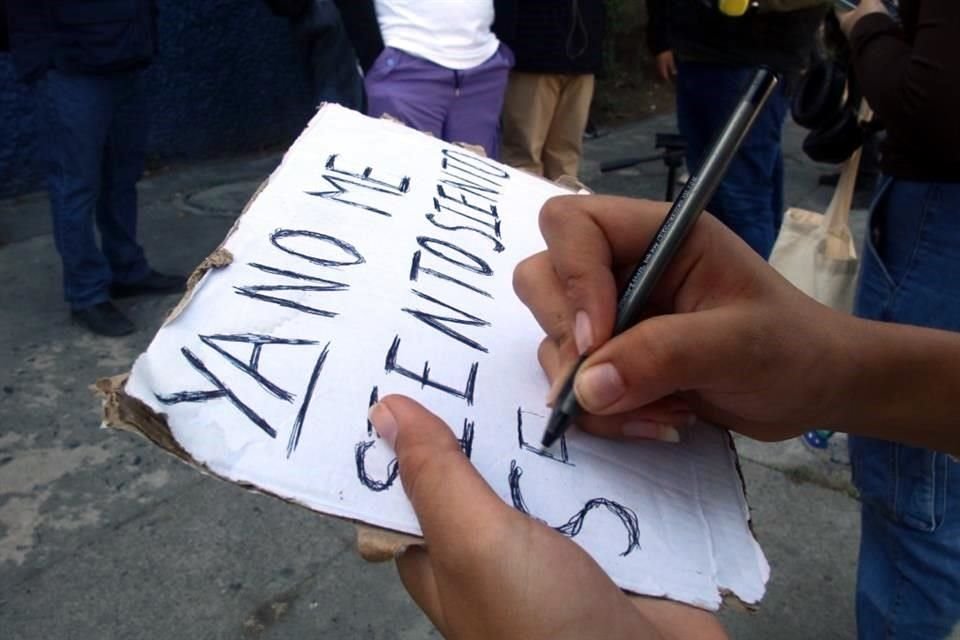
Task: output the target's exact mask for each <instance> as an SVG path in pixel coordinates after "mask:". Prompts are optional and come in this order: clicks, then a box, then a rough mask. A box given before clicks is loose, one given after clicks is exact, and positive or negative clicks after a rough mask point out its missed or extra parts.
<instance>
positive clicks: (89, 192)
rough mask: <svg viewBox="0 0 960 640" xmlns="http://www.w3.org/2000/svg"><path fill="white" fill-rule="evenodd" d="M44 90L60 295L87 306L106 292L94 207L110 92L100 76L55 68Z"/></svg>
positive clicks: (73, 304) (107, 277) (106, 273)
mask: <svg viewBox="0 0 960 640" xmlns="http://www.w3.org/2000/svg"><path fill="white" fill-rule="evenodd" d="M43 94H44V96H43V97H44V111H45V114H46V118H45V120H46V132H45V138H46V140H45V144H46V147H47V149H46V151H47V155H48V158H47V163H48V164H47V181H48V189H49V193H50V211H51V214H52V216H53V237H54V242H55V244H56V247H57V251H58V252H59V254H60V258H61V260H62V263H63V289H64V298H65V299H66V301H67V302H68V303H69V304H70V306H71V308H73V309H85V308H89V307H92V306H93V305H96V304H98V303H101V302H106V301H107V300H108V299H109V297H110V295H109V286H110V281H111V273H110V267H109V266H108V264H107V260H106V258H104V256H103V254H102V253H101V252H100V250H99V248H97V242H96V238H95V236H94V211H95V209H96V206H97V199H98V198H99V196H100V179H101V175H102V174H101V171H102V167H103V147H104V144H105V142H106V138H107V131H108V128H109V124H110V120H111V118H112V115H113V114H112V112H113V100H112V94H111V91H110V87H109V81H107V80H106V79H104V78H102V77H97V76H84V75H68V74H64V73H60V72H59V71H55V70H51V71H48V72H47V74H46V77H45V78H44V81H43Z"/></svg>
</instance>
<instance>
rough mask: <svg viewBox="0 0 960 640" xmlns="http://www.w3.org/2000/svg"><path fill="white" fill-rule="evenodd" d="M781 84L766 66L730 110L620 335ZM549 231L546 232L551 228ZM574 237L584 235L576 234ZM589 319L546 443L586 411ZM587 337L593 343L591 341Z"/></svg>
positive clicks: (627, 296)
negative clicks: (580, 387) (580, 382)
mask: <svg viewBox="0 0 960 640" xmlns="http://www.w3.org/2000/svg"><path fill="white" fill-rule="evenodd" d="M776 85H777V77H776V76H775V75H774V74H773V72H771V71H770V70H768V69H765V68H760V69H757V71H756V72H755V73H754V76H753V78H752V80H751V81H750V83H749V84H748V85H747V87H746V89H745V90H744V93H743V96H742V97H741V99H740V101H739V102H738V103H737V105H736V107H734V110H733V113H731V114H730V116H729V118H728V120H727V124H726V125H725V126H724V128H723V129H722V130H721V131H720V134H719V136H718V137H717V139H716V140H715V141H714V143H713V145H712V146H711V148H710V150H709V151H708V152H707V154H706V156H705V157H704V160H703V164H702V165H701V166H700V167H698V168H697V171H696V172H695V173H694V174H693V175H691V176H690V179H689V180H687V183H686V184H685V185H684V187H683V189H682V190H681V191H680V195H679V196H678V197H677V199H676V201H674V203H673V205H672V206H671V207H670V210H669V211H668V212H667V215H666V217H665V218H664V219H663V223H662V224H661V225H660V228H659V229H658V230H657V232H656V234H654V236H653V238H652V239H651V240H650V243H649V245H648V246H647V249H646V251H645V252H644V253H643V255H642V257H641V259H640V262H639V263H638V264H637V266H636V267H635V269H634V270H633V273H632V274H631V275H630V277H629V279H628V281H627V283H626V287H625V288H624V290H623V293H622V294H621V295H620V297H619V300H618V302H617V312H616V318H615V319H614V326H613V329H612V335H613V336H617V335H620V334H621V333H623V332H624V331H626V330H627V329H629V328H630V327H632V326H633V325H634V324H636V322H637V321H638V320H639V319H640V314H641V313H643V312H646V311H648V309H647V308H646V307H647V305H648V303H649V301H650V299H651V296H652V295H653V291H654V287H655V286H656V285H657V282H658V281H659V279H660V276H661V275H663V273H664V272H665V271H666V270H667V268H668V266H669V265H670V262H671V260H673V258H674V256H675V255H676V254H677V252H678V251H679V250H680V249H681V247H682V245H683V242H684V240H685V238H686V237H687V234H688V233H689V232H690V230H691V229H692V228H693V225H694V224H695V223H696V221H697V219H698V218H699V216H700V214H701V213H702V212H703V209H704V208H705V207H706V206H707V203H708V202H709V201H710V198H712V197H713V194H714V192H715V191H716V189H717V186H718V185H719V184H720V181H721V180H722V178H723V175H724V173H725V172H726V170H727V167H728V166H729V165H730V162H731V161H732V160H733V157H734V154H736V152H737V149H738V148H739V147H740V144H741V143H742V142H743V140H744V138H745V137H746V135H747V133H748V132H749V130H750V127H751V126H752V125H753V122H754V121H755V120H756V118H757V116H758V114H759V113H760V111H761V110H762V109H763V106H764V105H765V104H766V101H767V98H769V97H770V94H771V93H772V91H773V89H774V87H775V86H776ZM544 235H545V236H546V232H544ZM571 238H579V237H578V236H571ZM586 321H589V317H586V318H585V317H584V316H577V317H576V318H575V320H574V322H575V325H574V326H575V335H576V337H577V338H578V340H577V343H578V346H579V347H580V349H579V352H580V358H581V360H580V362H579V363H577V365H575V367H574V369H573V371H572V372H571V373H570V374H569V376H568V377H567V380H566V382H565V383H564V385H563V386H562V387H561V388H560V391H559V393H558V394H557V397H556V403H555V405H554V407H553V412H552V413H551V415H550V419H549V420H548V422H547V428H546V432H545V433H544V436H543V446H544V447H549V446H551V445H552V444H553V443H554V442H556V441H557V440H558V439H559V438H560V437H561V436H562V435H563V433H564V432H565V431H566V430H567V429H568V428H569V427H570V426H571V424H573V421H574V420H575V419H576V418H577V416H578V415H579V413H580V411H581V407H580V404H579V402H578V399H577V393H576V389H575V388H574V386H575V383H576V380H577V375H578V373H579V371H580V369H581V366H582V364H583V362H584V361H585V360H586V351H587V350H588V349H589V347H590V346H592V345H593V344H594V339H595V338H596V336H595V335H589V336H588V335H587V331H586V330H585V329H584V322H586ZM587 342H589V344H585V343H587Z"/></svg>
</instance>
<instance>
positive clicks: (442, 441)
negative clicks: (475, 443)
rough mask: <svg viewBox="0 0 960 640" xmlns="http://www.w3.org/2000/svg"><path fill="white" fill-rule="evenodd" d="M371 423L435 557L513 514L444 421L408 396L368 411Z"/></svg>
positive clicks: (398, 397) (454, 549)
mask: <svg viewBox="0 0 960 640" xmlns="http://www.w3.org/2000/svg"><path fill="white" fill-rule="evenodd" d="M370 422H371V423H372V424H373V426H374V427H375V428H376V430H377V433H379V434H380V436H381V437H382V438H383V439H384V440H386V441H387V443H388V444H390V445H391V446H392V447H393V449H394V452H395V453H396V455H397V463H398V465H399V469H400V480H401V481H402V483H403V488H404V491H406V493H407V497H408V498H410V502H411V504H412V505H413V510H414V511H415V512H416V514H417V520H418V521H419V522H420V527H421V529H422V530H423V536H424V538H425V539H426V541H427V547H428V548H429V549H430V553H431V556H433V557H435V558H440V557H442V555H444V554H446V553H453V552H455V551H456V550H457V549H459V548H460V547H461V546H462V545H463V543H464V541H465V540H470V539H471V537H472V536H475V535H476V532H477V531H479V530H482V529H484V528H485V527H489V526H490V524H491V522H493V521H496V520H497V519H498V518H503V517H504V514H505V513H510V514H512V513H513V511H512V510H511V509H510V508H509V507H508V506H507V505H506V504H505V503H504V502H503V501H502V500H501V499H500V498H499V497H498V496H497V495H496V494H495V493H494V492H493V490H492V489H490V487H489V486H488V485H487V483H486V482H485V481H484V479H483V478H482V477H481V476H480V474H479V473H478V472H477V470H476V469H475V468H474V467H473V465H472V464H471V463H470V461H469V459H467V457H466V456H465V455H464V454H463V452H462V451H461V450H460V443H459V441H458V440H457V439H456V438H455V437H454V435H453V432H452V431H451V430H450V427H448V426H447V425H446V424H445V423H444V422H443V421H442V420H441V419H440V418H438V417H437V416H436V415H434V414H433V413H431V412H429V411H427V410H426V409H425V408H423V407H422V406H421V405H420V404H418V403H417V402H414V401H413V400H411V399H410V398H406V397H404V396H397V395H394V396H387V397H386V398H384V399H383V400H381V401H380V402H379V403H378V404H376V405H374V406H373V407H372V408H371V409H370Z"/></svg>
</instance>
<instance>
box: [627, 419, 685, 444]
mask: <svg viewBox="0 0 960 640" xmlns="http://www.w3.org/2000/svg"><path fill="white" fill-rule="evenodd" d="M622 433H623V435H624V436H625V437H627V438H643V439H646V440H660V441H661V442H674V443H676V442H680V432H679V431H677V430H676V429H675V428H674V427H672V426H670V425H668V424H660V423H659V422H647V421H644V420H636V421H634V422H628V423H626V424H625V425H623V428H622Z"/></svg>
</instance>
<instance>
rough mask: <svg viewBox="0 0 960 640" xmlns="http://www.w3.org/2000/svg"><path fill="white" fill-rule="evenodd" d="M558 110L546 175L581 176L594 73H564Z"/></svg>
mask: <svg viewBox="0 0 960 640" xmlns="http://www.w3.org/2000/svg"><path fill="white" fill-rule="evenodd" d="M561 87H562V88H561V89H560V98H559V100H558V101H557V109H556V113H555V115H554V117H553V121H552V122H551V123H550V132H549V133H548V134H547V142H546V144H545V145H544V149H543V165H544V171H543V174H544V175H545V176H546V177H547V178H548V179H550V180H556V179H557V178H559V177H560V176H572V177H574V178H576V177H578V174H579V171H580V156H581V154H582V153H583V130H584V129H585V128H586V126H587V118H588V117H589V116H590V103H591V102H592V101H593V76H592V75H575V76H563V77H562V85H561Z"/></svg>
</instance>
